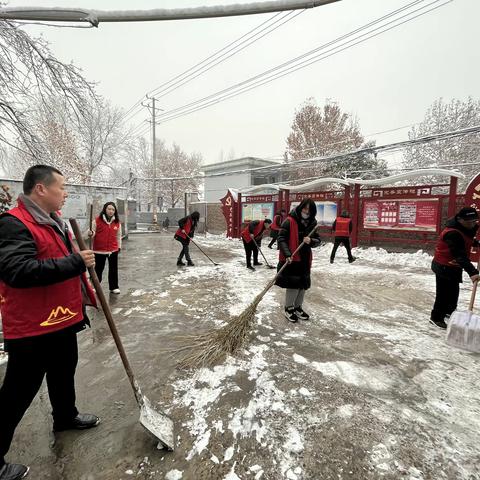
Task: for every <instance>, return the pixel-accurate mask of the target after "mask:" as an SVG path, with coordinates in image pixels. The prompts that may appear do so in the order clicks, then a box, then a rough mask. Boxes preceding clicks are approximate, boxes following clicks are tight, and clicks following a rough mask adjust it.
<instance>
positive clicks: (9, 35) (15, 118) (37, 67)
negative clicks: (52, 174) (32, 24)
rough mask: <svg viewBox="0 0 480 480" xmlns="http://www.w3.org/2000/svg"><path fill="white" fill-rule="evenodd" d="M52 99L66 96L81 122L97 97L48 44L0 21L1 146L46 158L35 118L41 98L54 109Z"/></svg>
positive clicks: (72, 113)
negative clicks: (33, 119)
mask: <svg viewBox="0 0 480 480" xmlns="http://www.w3.org/2000/svg"><path fill="white" fill-rule="evenodd" d="M52 97H59V98H61V99H62V101H63V102H64V103H65V106H66V109H67V110H68V112H69V114H70V115H71V116H72V117H77V118H80V117H81V116H82V115H83V114H84V113H85V112H86V111H87V110H86V106H87V104H88V101H89V100H90V101H92V99H95V98H96V96H95V92H94V89H93V85H92V84H91V83H89V82H87V81H86V80H85V79H84V77H83V76H82V74H81V72H80V70H79V69H78V68H77V67H75V66H74V65H73V64H65V63H62V62H60V61H59V60H58V59H57V58H55V57H54V56H53V55H52V53H51V52H50V49H49V47H48V44H47V42H46V41H45V40H43V39H41V38H32V37H31V36H30V35H28V33H26V32H25V31H24V30H23V29H22V28H21V27H20V26H19V25H18V24H16V23H14V22H10V21H4V20H2V21H0V143H2V144H3V145H4V146H5V145H9V146H11V147H13V148H17V149H21V150H22V151H23V153H24V154H25V155H30V156H32V157H36V158H37V159H38V160H41V159H43V158H45V157H46V155H47V152H46V151H45V149H44V146H43V144H42V142H41V141H39V139H38V137H37V135H36V132H35V130H34V128H33V126H32V124H31V121H30V114H31V111H32V107H33V106H34V105H35V104H36V102H37V100H38V99H40V101H41V102H42V103H43V104H44V106H45V108H49V99H51V98H52ZM17 139H20V140H21V143H22V147H20V146H18V145H17Z"/></svg>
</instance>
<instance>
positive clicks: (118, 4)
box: [9, 0, 480, 163]
mask: <svg viewBox="0 0 480 480" xmlns="http://www.w3.org/2000/svg"><path fill="white" fill-rule="evenodd" d="M219 3H238V2H236V1H228V0H213V1H212V0H162V1H161V2H160V1H158V0H156V1H155V0H135V2H132V1H126V0H102V1H98V0H97V1H95V0H68V1H67V0H52V1H41V0H28V2H27V1H26V0H11V1H10V2H9V6H42V7H52V6H58V7H62V6H64V7H83V8H96V9H102V10H109V9H113V10H120V9H129V8H135V9H144V8H145V9H147V8H179V7H189V6H201V5H216V4H219ZM407 3H409V1H408V0H342V1H340V2H338V3H333V4H330V5H327V6H322V7H317V8H315V9H309V10H307V11H305V12H304V13H302V14H301V15H299V16H298V17H296V18H295V19H294V20H292V21H290V22H288V23H287V24H285V25H284V26H282V27H280V28H279V29H277V30H275V31H274V32H273V33H272V34H270V35H268V36H266V37H264V38H263V39H261V40H260V41H258V42H256V43H254V44H253V45H251V46H250V47H248V48H246V49H245V50H243V51H242V52H240V53H239V54H237V55H235V56H233V57H231V58H230V59H228V60H227V61H226V62H224V63H222V64H220V65H219V66H217V67H215V68H214V69H212V70H210V71H209V72H207V73H206V74H205V75H203V76H202V77H199V78H197V79H195V80H194V81H193V82H191V83H189V84H187V85H185V86H184V87H181V88H180V89H178V90H176V91H174V92H172V93H171V94H169V95H167V96H165V97H163V98H162V99H161V100H160V102H159V106H160V107H162V108H165V109H171V108H175V107H177V106H180V105H183V104H184V103H187V102H189V101H192V100H196V99H198V98H201V97H203V96H206V95H208V94H210V93H213V92H215V91H217V90H220V89H222V88H225V87H227V86H230V85H231V84H233V83H236V82H239V81H241V80H244V79H246V78H248V77H250V76H253V75H255V74H257V73H260V72H262V71H264V70H267V69H268V68H271V67H273V66H276V65H277V64H279V63H282V62H284V61H286V60H289V59H291V58H293V57H295V56H297V55H300V54H302V53H304V52H305V51H307V50H310V49H312V48H315V47H316V46H319V45H321V44H323V43H325V42H328V41H330V40H332V39H334V38H336V37H338V36H340V35H342V34H344V33H347V32H349V31H351V30H353V29H355V28H357V27H359V26H361V25H363V24H365V23H367V22H369V21H371V20H373V19H376V18H377V17H380V16H381V15H384V14H386V13H388V12H390V11H392V10H395V9H397V8H399V7H401V6H403V5H405V4H407ZM426 3H430V2H426ZM271 16H273V14H265V15H255V16H242V17H234V18H215V19H205V20H181V21H168V22H151V23H124V24H120V23H116V24H107V23H103V24H100V26H99V28H98V29H94V28H92V29H70V28H51V27H40V26H28V27H25V28H27V29H28V31H29V32H30V33H31V34H35V35H37V34H40V33H41V34H42V35H43V36H44V38H45V39H47V40H48V41H49V42H50V44H51V49H52V50H53V52H54V53H55V55H57V56H58V57H59V58H60V59H62V60H64V61H70V60H71V61H73V62H74V63H75V64H76V65H77V66H79V67H81V68H82V69H83V71H84V73H85V75H86V77H87V78H88V79H89V80H92V81H95V82H97V83H98V90H99V92H100V93H101V94H102V95H104V96H105V97H107V98H108V99H110V100H111V101H112V102H113V103H114V104H116V105H118V106H121V107H124V108H125V109H128V108H129V107H130V106H132V104H134V103H135V102H136V101H137V100H139V99H140V98H141V97H142V95H144V94H145V93H146V92H147V91H150V90H152V89H154V88H155V87H157V86H159V85H160V84H161V83H163V82H165V81H167V80H169V79H170V78H172V77H173V76H175V75H177V74H179V73H181V72H183V71H184V70H185V69H187V68H189V67H190V66H192V65H194V64H195V63H197V62H198V61H200V60H202V59H203V58H205V57H207V56H209V55H211V54H212V53H214V52H215V51H216V50H218V49H220V48H222V47H224V46H226V45H227V44H228V43H230V42H232V41H233V40H235V39H237V38H238V37H240V36H241V35H243V34H245V33H246V32H248V31H249V30H250V29H252V28H254V27H255V26H257V25H259V24H260V23H262V22H264V21H265V20H267V19H268V18H269V17H271ZM479 18H480V1H479V0H453V1H452V2H451V3H449V4H447V5H446V6H444V7H442V8H440V9H438V10H435V11H433V12H431V13H428V14H427V15H425V16H422V17H420V18H418V19H416V20H413V21H412V22H410V23H407V24H404V25H402V26H400V27H399V28H397V29H394V30H392V31H390V32H387V33H385V34H382V35H380V36H378V37H376V38H373V39H371V40H368V41H367V42H366V43H363V44H360V45H357V46H354V47H353V48H351V49H349V50H347V51H344V52H341V53H339V54H338V55H335V56H333V57H330V58H328V59H326V60H322V61H320V62H318V63H315V64H313V65H312V66H309V67H307V68H305V69H303V70H299V71H297V72H295V73H293V74H291V75H288V76H286V77H283V78H282V79H280V80H276V81H275V82H273V83H270V84H268V85H266V86H262V87H259V88H258V89H255V90H252V91H250V92H247V93H246V94H243V95H240V96H238V97H235V98H233V99H230V100H227V101H225V102H223V103H220V104H217V105H215V106H212V107H209V108H208V109H205V110H202V111H199V112H196V113H194V114H192V115H189V116H186V117H183V118H179V119H175V120H173V121H171V122H168V123H165V124H162V125H159V126H157V137H160V138H163V139H165V140H166V141H167V143H171V142H173V141H175V142H177V143H178V144H180V145H181V147H182V148H183V149H184V150H186V151H188V152H193V151H197V152H200V153H201V154H202V155H203V156H204V162H205V163H212V162H216V161H219V156H220V152H221V151H222V150H223V152H224V153H225V155H228V154H229V153H230V151H232V150H233V151H234V153H235V156H237V157H239V156H244V155H248V156H259V157H271V156H274V155H280V154H282V152H283V151H284V149H285V140H286V137H287V135H288V133H289V130H290V126H291V123H292V119H293V115H294V111H295V108H297V107H298V106H299V105H300V104H301V103H302V102H303V101H304V100H305V99H306V98H307V97H310V96H312V97H314V98H315V99H316V100H317V102H318V103H319V104H323V102H324V101H325V99H327V98H329V99H332V100H334V101H337V102H338V103H339V105H340V107H341V108H342V109H343V110H345V111H347V112H349V113H352V114H355V115H356V116H357V117H358V119H359V122H360V126H361V129H362V132H363V133H364V134H365V135H367V134H371V133H374V132H380V131H384V130H389V129H394V128H397V127H402V126H404V125H410V124H412V123H416V122H419V121H421V120H422V119H423V116H424V114H425V111H426V109H427V108H428V106H429V105H430V104H431V103H432V102H433V101H434V100H436V99H437V98H439V97H444V98H445V100H446V101H449V100H450V99H451V98H460V99H463V98H466V97H467V96H469V95H471V96H473V97H476V98H479V96H480V95H479V90H480V82H479V73H480V66H479V64H480V62H479V60H480V59H479V54H478V44H479V38H478V31H479V30H478V19H479ZM147 118H148V114H147V112H146V110H145V111H144V112H142V113H141V114H139V115H137V116H136V117H135V118H134V124H137V123H139V122H140V121H142V120H145V119H147ZM407 132H408V129H403V130H399V131H396V132H392V133H389V134H384V135H380V136H376V137H369V138H375V139H376V140H377V143H378V144H383V143H389V142H391V141H398V140H402V139H406V138H407Z"/></svg>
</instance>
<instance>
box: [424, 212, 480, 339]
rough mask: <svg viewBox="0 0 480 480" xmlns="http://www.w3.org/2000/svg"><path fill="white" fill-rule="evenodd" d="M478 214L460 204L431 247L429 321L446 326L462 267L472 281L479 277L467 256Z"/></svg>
mask: <svg viewBox="0 0 480 480" xmlns="http://www.w3.org/2000/svg"><path fill="white" fill-rule="evenodd" d="M478 218H479V216H478V212H477V211H476V210H475V209H474V208H472V207H464V208H462V209H461V210H460V211H459V212H458V213H457V214H456V215H455V217H453V218H451V219H449V220H448V221H447V224H446V228H444V229H443V231H442V233H441V234H440V238H439V239H438V242H437V245H436V247H435V254H434V256H433V261H432V270H433V272H434V273H435V283H436V295H435V303H434V305H433V309H432V312H431V315H430V323H431V324H432V325H434V326H436V327H438V328H442V329H446V328H447V324H446V322H445V319H446V318H447V317H449V316H450V315H451V314H452V313H453V312H454V311H455V310H456V308H457V303H458V296H459V294H460V283H462V271H463V270H465V272H467V274H468V276H469V277H470V279H471V280H472V282H477V281H478V280H479V278H480V277H479V272H478V270H477V269H476V268H475V266H474V265H473V264H472V262H470V259H469V254H470V250H471V248H472V246H478V245H479V242H478V240H475V235H476V233H477V231H478Z"/></svg>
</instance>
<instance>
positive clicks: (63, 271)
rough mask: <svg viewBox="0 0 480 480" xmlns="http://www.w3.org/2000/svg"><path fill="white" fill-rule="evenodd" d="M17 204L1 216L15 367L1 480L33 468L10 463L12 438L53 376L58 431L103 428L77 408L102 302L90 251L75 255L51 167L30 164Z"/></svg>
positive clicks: (60, 181)
mask: <svg viewBox="0 0 480 480" xmlns="http://www.w3.org/2000/svg"><path fill="white" fill-rule="evenodd" d="M23 192H24V193H23V194H21V195H20V196H19V198H18V202H17V203H18V206H17V207H15V208H13V209H11V210H9V211H8V212H6V213H4V214H2V215H1V216H0V311H1V316H2V324H3V334H4V337H5V347H6V350H7V352H8V363H7V370H6V373H5V377H4V379H3V385H2V387H1V388H0V480H19V479H21V478H24V477H25V476H26V475H27V474H28V467H26V466H25V465H20V464H12V463H6V462H5V458H4V457H5V455H6V454H7V452H8V450H9V449H10V444H11V442H12V438H13V434H14V432H15V429H16V427H17V425H18V424H19V422H20V420H21V419H22V417H23V415H24V414H25V412H26V410H27V409H28V407H29V406H30V404H31V403H32V401H33V399H34V398H35V396H36V394H37V392H38V391H39V389H40V386H41V385H42V382H43V378H44V377H45V376H46V378H47V388H48V394H49V397H50V403H51V405H52V415H53V430H54V431H56V432H58V431H62V430H71V429H73V430H83V429H87V428H92V427H95V426H97V425H98V423H99V422H100V419H99V418H98V417H97V416H96V415H92V414H84V413H79V412H78V410H77V407H76V405H75V378H74V377H75V369H76V367H77V362H78V347H77V333H78V332H79V331H81V330H83V329H85V328H86V325H87V324H89V321H88V318H87V316H86V315H85V304H86V303H88V304H90V305H96V300H95V295H94V293H93V290H92V289H91V287H90V285H89V283H88V282H87V279H86V276H85V271H86V269H87V267H92V266H94V265H95V255H94V253H93V251H91V250H85V251H83V252H76V251H75V249H74V247H73V245H72V241H71V236H70V233H69V230H68V228H67V226H66V224H65V222H64V221H63V220H62V219H61V218H60V217H59V216H58V215H57V214H56V212H57V211H59V210H60V209H61V208H62V206H63V204H64V202H65V199H66V198H67V192H66V190H65V179H64V177H63V175H62V174H61V173H60V171H58V170H57V169H55V168H53V167H50V166H47V165H36V166H33V167H30V168H29V169H28V170H27V172H26V174H25V177H24V180H23Z"/></svg>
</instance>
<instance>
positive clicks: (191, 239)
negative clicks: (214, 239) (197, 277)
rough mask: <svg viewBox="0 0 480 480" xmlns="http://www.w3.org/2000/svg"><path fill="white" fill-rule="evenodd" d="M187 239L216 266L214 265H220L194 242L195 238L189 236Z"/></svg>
mask: <svg viewBox="0 0 480 480" xmlns="http://www.w3.org/2000/svg"><path fill="white" fill-rule="evenodd" d="M187 237H188V238H189V239H190V241H191V242H192V243H193V244H194V245H195V246H196V247H197V248H198V249H199V250H200V251H201V252H202V253H203V254H204V255H205V256H206V257H207V258H208V259H209V260H210V261H211V262H212V263H213V264H214V265H218V264H217V263H216V262H214V261H213V260H212V259H211V258H210V257H209V256H208V255H207V253H206V252H204V251H203V249H202V248H200V245H199V244H198V243H197V242H195V240H193V238H192V237H191V236H190V235H188V234H187Z"/></svg>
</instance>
